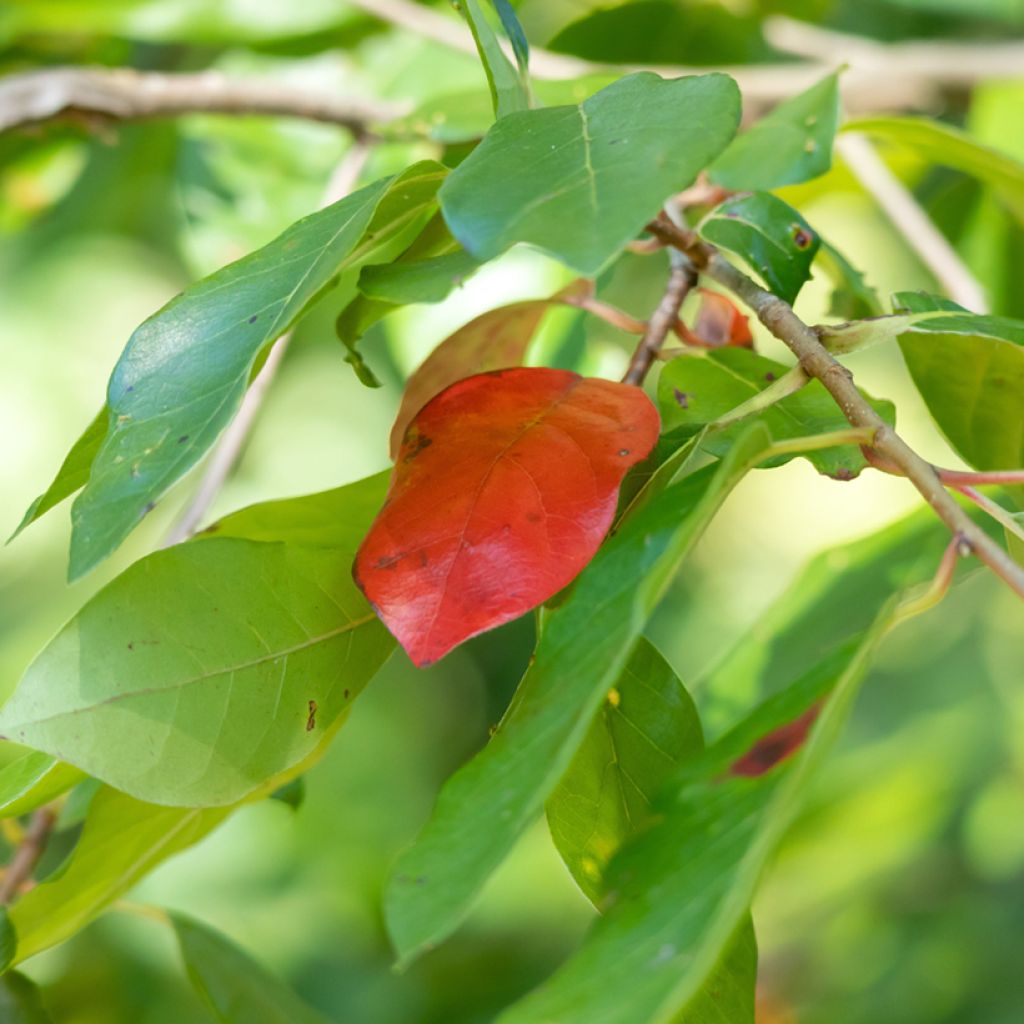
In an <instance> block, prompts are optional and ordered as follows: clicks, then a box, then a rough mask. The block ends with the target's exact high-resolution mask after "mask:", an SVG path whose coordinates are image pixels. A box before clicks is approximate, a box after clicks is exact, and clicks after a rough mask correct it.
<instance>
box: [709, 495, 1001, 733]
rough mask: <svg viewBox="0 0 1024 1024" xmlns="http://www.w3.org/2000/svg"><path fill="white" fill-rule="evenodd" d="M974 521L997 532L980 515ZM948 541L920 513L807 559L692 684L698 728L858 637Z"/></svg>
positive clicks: (712, 725)
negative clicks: (697, 706) (697, 704)
mask: <svg viewBox="0 0 1024 1024" xmlns="http://www.w3.org/2000/svg"><path fill="white" fill-rule="evenodd" d="M975 518H976V520H977V521H978V523H979V525H981V526H982V527H983V528H985V529H986V530H988V532H989V533H990V535H992V536H993V537H995V536H997V535H998V531H999V527H998V526H997V525H996V524H993V523H992V522H991V521H990V520H989V519H988V518H987V517H985V516H981V515H978V514H975ZM948 544H949V531H948V530H947V529H946V527H945V526H943V525H942V524H941V523H940V522H938V521H937V520H936V518H935V514H934V513H933V512H932V511H931V509H921V510H920V511H919V512H915V513H914V514H913V515H910V516H906V517H904V518H903V519H901V520H899V521H897V522H896V523H894V524H893V525H892V526H889V527H887V528H885V529H884V530H880V531H877V532H875V533H872V534H870V535H869V536H867V537H865V538H863V539H862V540H857V541H854V542H853V543H852V544H844V545H841V546H839V547H836V548H833V549H831V550H829V551H824V552H822V553H821V554H820V555H818V556H816V557H815V558H814V559H812V560H811V561H810V562H809V563H808V564H807V566H806V568H805V569H804V570H803V572H801V573H800V575H799V576H798V577H797V578H796V579H795V580H794V581H793V582H792V584H791V585H790V586H789V587H787V589H786V590H785V592H784V593H783V594H782V596H781V597H779V598H778V600H777V601H775V602H774V604H773V605H772V606H771V607H770V608H769V609H768V611H767V612H766V613H765V614H764V615H763V616H762V617H761V618H760V619H759V620H758V621H757V622H755V623H754V625H753V626H752V627H751V628H750V629H749V630H748V631H747V632H746V634H745V635H744V637H743V639H742V640H741V641H740V642H739V643H738V644H737V645H736V647H734V648H733V649H732V650H731V651H728V652H727V653H726V654H725V656H724V657H723V659H722V660H721V661H720V662H719V663H718V664H717V665H715V666H714V667H713V668H712V669H711V671H710V672H709V673H708V674H707V676H706V677H704V678H702V679H699V680H696V681H695V683H694V692H696V693H699V694H700V695H701V699H700V710H701V719H702V721H703V723H704V728H705V730H706V731H707V732H708V733H709V734H710V735H718V734H719V733H721V731H722V730H723V729H725V728H728V727H729V726H731V725H732V724H733V723H735V722H736V721H737V720H738V719H739V718H741V717H742V716H744V715H746V714H747V713H748V712H749V709H750V707H751V706H752V705H754V704H756V703H757V702H758V701H762V700H765V699H766V698H768V697H771V696H773V695H774V694H777V693H779V692H781V691H782V690H784V689H785V688H786V687H787V686H788V685H789V684H790V683H791V682H792V681H793V679H795V678H798V677H799V676H801V675H804V674H805V673H807V672H808V671H810V670H811V669H812V668H813V666H814V665H815V664H817V663H818V662H820V661H821V660H822V659H824V658H826V657H827V656H828V654H829V653H830V652H832V651H834V650H836V649H837V648H839V647H841V646H842V645H843V644H846V643H848V642H849V641H850V640H851V639H853V638H856V637H858V636H860V635H862V634H863V633H864V631H865V630H867V629H868V627H869V626H870V624H871V622H872V621H873V620H874V619H875V617H876V616H877V615H878V614H879V613H880V610H881V609H882V608H883V607H884V606H885V604H886V602H887V601H889V599H890V598H891V596H892V595H893V594H894V593H896V592H897V591H901V590H906V589H907V588H909V587H912V586H915V585H918V584H927V583H929V582H930V581H931V580H932V578H933V577H934V575H935V568H936V566H937V565H938V564H939V561H940V559H941V558H942V554H943V552H944V551H945V549H946V547H947V545H948Z"/></svg>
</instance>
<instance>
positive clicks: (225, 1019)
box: [171, 914, 327, 1024]
mask: <svg viewBox="0 0 1024 1024" xmlns="http://www.w3.org/2000/svg"><path fill="white" fill-rule="evenodd" d="M171 924H172V926H173V927H174V934H175V936H176V937H177V939H178V947H179V949H180V950H181V956H182V959H183V960H184V961H185V968H186V970H187V971H188V976H189V980H190V981H191V982H192V985H193V987H194V988H195V990H196V992H197V993H198V994H199V995H200V997H201V998H202V1000H203V1002H204V1003H205V1004H206V1006H207V1007H208V1008H209V1010H210V1011H211V1013H212V1014H213V1016H214V1018H215V1019H216V1020H218V1021H220V1022H221V1024H327V1018H326V1017H324V1016H322V1015H321V1014H319V1013H317V1012H316V1011H315V1010H314V1009H313V1008H312V1007H311V1006H309V1005H308V1004H306V1003H304V1002H303V1001H302V1000H301V999H299V997H298V996H297V995H296V994H295V993H294V992H293V991H292V990H291V989H290V988H288V986H287V985H285V983H284V982H283V981H281V980H280V979H279V978H277V977H275V976H274V975H273V974H271V973H270V971H268V970H267V968H266V967H264V966H263V965H262V964H261V963H259V961H257V960H255V959H254V958H253V957H251V956H250V955H249V954H248V953H246V952H245V951H244V950H242V949H240V948H239V947H238V946H236V945H235V944H234V943H233V942H231V941H230V940H229V939H227V938H226V937H225V936H223V935H221V934H220V933H219V932H215V931H214V930H213V929H212V928H209V927H207V926H206V925H204V924H200V922H198V921H196V920H194V919H192V918H189V917H185V916H184V915H182V914H172V915H171Z"/></svg>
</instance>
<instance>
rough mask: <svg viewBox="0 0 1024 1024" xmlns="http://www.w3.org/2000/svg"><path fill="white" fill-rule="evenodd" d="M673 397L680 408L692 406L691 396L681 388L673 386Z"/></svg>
mask: <svg viewBox="0 0 1024 1024" xmlns="http://www.w3.org/2000/svg"><path fill="white" fill-rule="evenodd" d="M672 397H673V398H674V399H675V400H676V402H677V403H678V405H679V408H680V409H689V408H690V396H689V395H688V394H687V393H686V392H685V391H680V390H679V388H673V389H672Z"/></svg>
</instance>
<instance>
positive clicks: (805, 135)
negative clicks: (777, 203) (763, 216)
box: [708, 72, 839, 192]
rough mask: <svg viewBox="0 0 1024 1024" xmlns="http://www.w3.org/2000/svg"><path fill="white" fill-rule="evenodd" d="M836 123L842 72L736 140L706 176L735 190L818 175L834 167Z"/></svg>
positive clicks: (770, 186)
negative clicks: (833, 146)
mask: <svg viewBox="0 0 1024 1024" xmlns="http://www.w3.org/2000/svg"><path fill="white" fill-rule="evenodd" d="M838 123H839V74H838V72H834V73H833V74H831V75H827V76H826V77H825V78H823V79H822V80H821V81H820V82H817V83H816V84H814V85H812V86H811V87H810V88H809V89H806V90H805V91H804V92H802V93H800V94H799V95H797V96H794V97H793V98H792V99H788V100H785V101H783V102H782V103H780V104H779V105H778V106H777V107H775V109H774V110H772V111H771V113H769V114H767V115H765V116H764V117H762V118H761V119H760V120H759V121H758V122H756V123H755V124H754V126H753V127H752V128H750V129H749V130H748V131H745V132H744V133H743V134H742V135H740V136H738V137H737V138H735V139H733V141H732V142H731V143H730V144H729V148H728V149H727V150H726V151H725V152H724V153H723V154H722V155H721V156H720V157H719V158H718V159H717V160H716V161H715V162H714V163H713V164H712V165H711V167H710V168H709V169H708V177H709V178H710V179H711V180H712V181H713V182H715V183H716V184H718V185H722V186H724V187H725V188H728V189H732V190H734V191H737V192H739V191H748V190H752V189H766V190H767V189H774V188H780V187H781V186H783V185H795V184H797V183H799V182H802V181H808V180H809V179H811V178H816V177H818V176H819V175H821V174H824V173H825V172H826V171H827V170H828V169H829V168H830V167H831V166H832V142H833V140H834V139H835V134H836V127H837V125H838Z"/></svg>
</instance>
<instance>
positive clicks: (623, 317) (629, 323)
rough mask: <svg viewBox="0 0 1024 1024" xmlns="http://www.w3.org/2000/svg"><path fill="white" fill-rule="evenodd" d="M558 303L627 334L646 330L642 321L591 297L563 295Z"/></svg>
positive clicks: (616, 307)
mask: <svg viewBox="0 0 1024 1024" xmlns="http://www.w3.org/2000/svg"><path fill="white" fill-rule="evenodd" d="M559 301H561V302H562V303H564V304H565V305H566V306H575V307H576V308H577V309H583V310H586V311H587V312H588V313H591V314H592V315H593V316H596V317H598V318H599V319H601V320H604V321H605V323H608V324H611V325H612V327H617V328H618V329H619V330H620V331H626V333H628V334H643V333H644V331H646V330H647V324H645V323H644V322H643V320H637V318H636V317H634V316H630V315H629V314H628V313H627V312H626V311H625V310H622V309H619V308H618V306H613V305H611V304H610V303H607V302H602V301H601V300H600V299H595V298H594V297H593V295H565V296H563V297H562V298H561V299H560V300H559Z"/></svg>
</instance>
